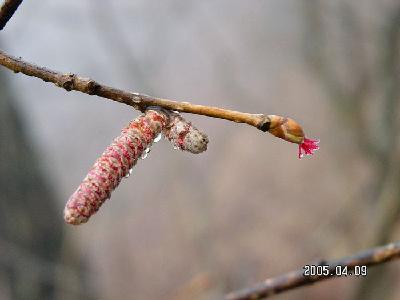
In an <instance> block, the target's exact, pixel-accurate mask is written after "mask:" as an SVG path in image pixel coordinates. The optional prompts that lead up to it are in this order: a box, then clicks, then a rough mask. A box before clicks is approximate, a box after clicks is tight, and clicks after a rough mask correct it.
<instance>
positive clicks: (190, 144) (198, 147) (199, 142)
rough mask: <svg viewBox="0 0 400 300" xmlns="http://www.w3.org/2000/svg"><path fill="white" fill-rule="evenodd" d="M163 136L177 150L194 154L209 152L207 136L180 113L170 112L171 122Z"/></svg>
mask: <svg viewBox="0 0 400 300" xmlns="http://www.w3.org/2000/svg"><path fill="white" fill-rule="evenodd" d="M163 134H164V136H165V137H166V138H167V139H168V140H169V141H170V142H171V143H172V144H173V145H174V147H175V148H178V149H181V150H184V151H188V152H191V153H194V154H198V153H201V152H204V151H206V150H207V144H208V137H207V135H206V134H205V133H203V132H201V131H200V130H198V129H197V128H196V127H194V126H193V125H192V123H191V122H189V121H186V120H185V119H184V118H183V117H182V116H181V115H180V114H178V113H175V112H170V121H169V124H168V125H167V126H166V127H165V129H164V130H163Z"/></svg>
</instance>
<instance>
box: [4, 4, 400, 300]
mask: <svg viewBox="0 0 400 300" xmlns="http://www.w3.org/2000/svg"><path fill="white" fill-rule="evenodd" d="M399 40H400V3H399V1H396V0H382V1H372V0H366V1H361V0H359V1H350V0H347V1H344V0H343V1H339V0H335V1H332V0H331V1H327V0H326V1H323V0H303V1H298V0H296V1H295V0H285V1H282V0H269V1H256V0H247V1H239V0H219V1H179V0H164V1H148V0H147V1H145V0H136V1H128V0H121V1H111V0H97V1H60V0H52V1H50V0H43V1H24V2H23V4H22V5H21V6H20V8H19V10H18V11H17V13H16V14H15V15H14V17H13V18H12V19H11V21H10V22H9V23H8V24H7V26H6V28H5V30H4V31H3V32H2V33H1V36H0V44H1V48H3V49H4V50H5V51H7V52H9V53H11V54H13V55H15V56H21V57H23V58H24V59H25V60H27V61H31V62H34V63H37V64H39V65H43V66H47V67H49V68H52V69H56V70H59V71H62V72H74V73H78V74H80V75H82V76H84V77H91V78H93V79H96V80H98V81H99V82H102V83H106V84H107V85H111V86H116V87H119V88H122V89H126V90H131V91H136V92H142V93H146V94H150V95H153V96H159V97H165V98H169V99H175V100H179V101H191V102H193V103H198V104H205V105H214V106H221V107H225V108H230V109H235V110H241V111H246V112H253V113H267V114H279V115H283V116H290V117H292V118H294V119H295V120H297V121H299V122H300V123H301V124H302V125H303V126H304V128H305V130H306V133H307V135H308V136H309V137H310V138H320V139H321V143H320V145H321V150H320V151H318V152H317V153H316V155H314V156H313V157H307V158H305V159H302V160H301V161H300V160H298V159H297V147H296V145H293V144H289V143H286V142H283V141H282V140H279V139H276V138H274V137H272V136H270V135H268V134H264V133H262V132H261V131H257V130H255V129H254V128H251V127H249V126H245V125H240V124H234V123H231V122H227V121H222V120H216V119H210V118H205V117H199V116H191V115H186V117H187V118H188V119H189V120H191V121H193V123H194V124H195V125H196V126H197V127H198V128H201V129H203V130H204V131H205V132H207V133H208V134H209V138H210V143H209V149H208V151H207V152H206V153H204V154H201V155H198V156H193V155H191V154H188V153H183V152H180V151H177V150H173V148H172V147H171V145H170V144H168V143H167V142H165V141H164V142H160V143H158V144H157V145H156V146H155V147H153V150H152V152H151V153H150V155H149V156H148V157H147V158H146V160H145V161H140V162H139V163H138V165H137V166H136V167H135V169H134V172H133V174H132V176H130V177H129V178H128V179H124V180H123V182H122V183H121V185H120V187H119V188H118V189H117V190H116V191H115V192H114V193H113V195H112V199H111V200H109V201H108V202H106V204H105V205H104V206H103V207H102V209H101V210H100V212H99V213H98V214H96V215H95V216H94V217H93V218H92V219H91V220H90V222H89V223H87V224H85V225H82V226H78V227H74V226H70V225H67V224H65V223H64V222H63V217H62V211H63V206H64V203H65V202H66V200H67V199H68V197H69V196H70V195H71V193H72V192H73V191H74V190H75V189H76V187H77V186H78V185H79V183H80V181H81V179H82V178H83V177H84V176H85V175H86V172H87V171H88V170H89V168H90V167H91V166H92V164H93V163H94V161H95V160H96V158H97V157H98V156H99V155H100V154H101V153H102V151H103V150H104V149H105V147H106V146H107V145H108V144H109V143H110V141H111V140H112V139H113V138H114V137H116V136H117V135H118V134H119V132H120V129H121V128H122V127H123V126H125V124H127V122H128V121H129V120H131V119H133V118H135V117H136V116H138V112H136V111H133V110H132V108H131V107H128V106H124V105H121V104H118V103H115V102H112V101H108V100H105V99H101V98H97V97H93V96H88V95H84V94H80V93H77V92H70V93H67V92H66V91H64V90H62V89H60V88H56V87H54V86H53V85H49V84H46V83H44V82H42V81H40V80H38V79H34V78H28V77H26V76H24V75H20V74H18V75H15V74H13V73H11V72H10V71H8V70H5V69H4V68H1V70H0V86H1V93H0V157H1V158H0V191H1V192H0V299H6V300H7V299H101V300H106V299H143V300H146V299H167V300H182V299H199V300H205V299H207V300H208V299H211V300H212V299H221V297H222V296H223V295H224V294H225V293H227V292H229V291H232V290H235V289H238V288H242V287H245V286H247V285H250V284H252V283H255V282H258V281H260V280H263V279H265V278H267V277H272V276H276V275H280V274H282V273H285V272H287V271H290V270H293V269H297V268H301V267H302V266H303V265H305V264H309V263H311V262H313V261H317V260H319V259H321V258H324V259H330V258H339V257H341V256H347V255H349V254H352V253H355V252H357V251H359V250H362V249H364V248H369V247H372V246H375V245H379V244H383V243H386V242H389V241H392V240H396V239H398V238H399V235H400V226H399V222H398V220H399V215H400V185H399V181H400V178H399V177H400V151H399V150H400V149H399V147H400V143H399V129H400V128H399V114H398V112H399V99H400V96H399V92H400V84H399V79H400V78H399V77H400V43H399ZM399 278H400V265H399V262H393V263H391V264H388V265H386V266H380V267H376V268H374V269H370V270H369V275H368V278H367V279H360V278H343V279H336V280H331V281H326V282H323V283H320V284H318V285H315V286H312V287H308V288H303V289H298V290H295V291H292V292H289V293H285V294H283V295H281V296H277V297H275V299H398V298H399V297H400V286H399V285H398V280H399Z"/></svg>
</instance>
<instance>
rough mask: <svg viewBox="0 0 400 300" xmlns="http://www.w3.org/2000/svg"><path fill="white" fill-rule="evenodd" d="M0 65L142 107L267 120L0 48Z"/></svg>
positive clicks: (258, 122)
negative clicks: (116, 83) (146, 91)
mask: <svg viewBox="0 0 400 300" xmlns="http://www.w3.org/2000/svg"><path fill="white" fill-rule="evenodd" d="M0 65H3V66H4V67H6V68H8V69H10V70H12V71H14V72H15V73H19V72H21V73H23V74H25V75H28V76H33V77H37V78H40V79H42V80H43V81H46V82H52V83H54V84H55V85H56V86H58V87H61V88H64V89H65V90H67V91H72V90H74V91H79V92H82V93H85V94H89V95H97V96H99V97H103V98H107V99H110V100H114V101H117V102H120V103H124V104H127V105H130V106H132V107H133V108H135V109H137V110H140V111H144V110H146V108H147V107H149V106H160V107H163V108H165V109H169V110H174V111H179V112H184V113H191V114H197V115H203V116H208V117H212V118H219V119H225V120H229V121H233V122H236V123H246V124H248V125H251V126H254V127H256V128H257V129H260V130H262V131H267V130H268V129H269V126H270V123H271V120H270V119H269V117H268V116H267V115H264V114H250V113H243V112H239V111H233V110H227V109H222V108H218V107H212V106H204V105H197V104H191V103H188V102H177V101H172V100H168V99H160V98H156V97H151V96H148V95H143V94H139V93H132V92H127V91H123V90H120V89H116V88H113V87H109V86H106V85H103V84H100V83H98V82H96V81H94V80H92V79H90V78H83V77H79V76H77V75H76V74H71V73H64V74H63V73H59V72H56V71H53V70H50V69H47V68H44V67H40V66H37V65H35V64H32V63H29V62H26V61H23V60H22V59H21V58H17V57H13V56H11V55H9V54H7V53H5V52H4V51H1V50H0Z"/></svg>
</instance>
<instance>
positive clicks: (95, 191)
mask: <svg viewBox="0 0 400 300" xmlns="http://www.w3.org/2000/svg"><path fill="white" fill-rule="evenodd" d="M167 123H168V116H167V114H165V113H163V112H161V111H156V110H148V111H146V113H145V114H144V115H142V116H140V117H138V118H137V119H135V120H133V121H131V122H130V123H129V124H128V125H127V126H126V127H125V128H124V129H122V131H121V134H120V135H119V136H118V137H117V138H115V139H114V140H113V142H112V143H111V145H110V146H108V147H107V149H106V150H105V151H104V153H103V154H102V155H101V156H100V158H98V159H97V161H96V162H95V164H94V165H93V167H92V168H91V169H90V171H89V173H88V174H87V175H86V177H85V178H84V179H83V181H82V183H81V184H80V185H79V187H78V188H77V190H76V191H75V192H74V193H73V194H72V196H71V197H70V198H69V200H68V202H67V204H66V206H65V209H64V219H65V221H66V222H67V223H69V224H73V225H78V224H82V223H86V222H87V221H88V220H89V218H90V217H91V216H92V215H93V214H94V213H96V212H97V211H98V210H99V208H100V206H101V205H102V204H103V203H104V201H105V200H107V199H108V198H110V196H111V192H112V191H113V190H114V189H115V188H116V187H117V186H118V185H119V183H120V182H121V180H122V178H124V177H125V176H127V175H128V174H129V172H130V169H131V168H132V167H133V166H134V165H135V164H136V162H137V160H138V159H139V157H140V156H141V155H142V153H143V151H144V150H145V149H146V148H147V147H149V146H151V144H152V143H153V141H154V138H155V137H156V136H157V135H158V134H160V133H161V131H162V130H163V129H164V127H165V126H166V124H167Z"/></svg>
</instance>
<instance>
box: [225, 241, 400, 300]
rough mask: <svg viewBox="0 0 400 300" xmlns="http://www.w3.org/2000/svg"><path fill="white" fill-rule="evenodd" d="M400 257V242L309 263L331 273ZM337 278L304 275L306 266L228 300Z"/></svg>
mask: <svg viewBox="0 0 400 300" xmlns="http://www.w3.org/2000/svg"><path fill="white" fill-rule="evenodd" d="M398 258H400V242H398V243H392V244H389V245H386V246H382V247H377V248H374V249H368V250H365V251H363V252H360V253H357V254H354V255H352V256H349V257H345V258H341V259H339V260H335V261H325V260H323V261H321V263H319V264H316V263H311V264H309V265H321V266H329V273H330V274H336V273H335V268H336V267H337V266H347V267H348V271H349V272H351V271H352V270H354V268H355V267H356V266H368V267H370V266H374V265H378V264H382V263H385V262H388V261H391V260H395V259H398ZM333 278H337V277H335V276H328V275H325V276H319V275H316V276H304V268H301V269H300V270H297V271H292V272H290V273H287V274H284V275H282V276H279V277H274V278H269V279H266V280H265V281H264V282H262V283H259V284H257V285H255V286H254V287H250V288H246V289H243V290H240V291H237V292H233V293H231V294H229V295H227V296H226V299H227V300H257V299H265V298H268V297H270V296H273V295H276V294H279V293H283V292H286V291H288V290H292V289H295V288H298V287H301V286H305V285H310V284H314V283H317V282H320V281H322V280H326V279H333Z"/></svg>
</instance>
